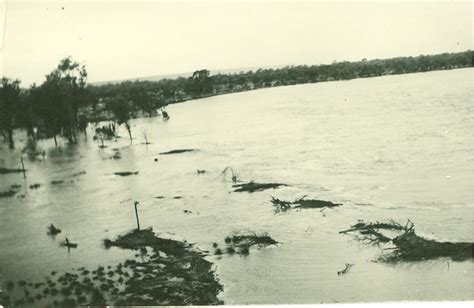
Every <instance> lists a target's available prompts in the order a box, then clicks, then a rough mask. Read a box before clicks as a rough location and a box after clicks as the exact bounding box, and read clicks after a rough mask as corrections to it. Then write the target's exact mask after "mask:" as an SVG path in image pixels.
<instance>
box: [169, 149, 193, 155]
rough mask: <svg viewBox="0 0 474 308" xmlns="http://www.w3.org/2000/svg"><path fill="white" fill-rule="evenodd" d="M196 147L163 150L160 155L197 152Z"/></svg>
mask: <svg viewBox="0 0 474 308" xmlns="http://www.w3.org/2000/svg"><path fill="white" fill-rule="evenodd" d="M196 151H197V150H196V149H178V150H171V151H168V152H161V153H160V155H170V154H181V153H186V152H196Z"/></svg>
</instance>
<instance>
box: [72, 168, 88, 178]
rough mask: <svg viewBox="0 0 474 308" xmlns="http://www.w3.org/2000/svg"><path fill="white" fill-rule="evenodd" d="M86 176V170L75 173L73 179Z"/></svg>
mask: <svg viewBox="0 0 474 308" xmlns="http://www.w3.org/2000/svg"><path fill="white" fill-rule="evenodd" d="M84 174H86V171H85V170H81V171H79V172H76V173H73V174H71V177H76V176H80V175H84Z"/></svg>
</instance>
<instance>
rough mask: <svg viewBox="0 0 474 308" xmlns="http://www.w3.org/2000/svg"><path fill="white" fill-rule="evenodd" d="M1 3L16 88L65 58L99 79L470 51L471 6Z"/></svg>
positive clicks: (5, 60) (4, 65)
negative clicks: (83, 67) (206, 69)
mask: <svg viewBox="0 0 474 308" xmlns="http://www.w3.org/2000/svg"><path fill="white" fill-rule="evenodd" d="M0 1H3V2H2V5H1V9H0V18H1V20H0V21H1V23H0V24H1V25H4V26H5V29H4V30H5V32H4V33H3V37H0V40H1V41H2V42H3V49H2V52H3V55H2V59H1V61H0V69H1V70H3V75H5V76H9V77H12V78H20V79H21V80H22V86H28V85H30V84H31V83H33V82H36V83H41V82H42V81H43V79H44V75H46V74H47V73H48V72H50V71H51V70H52V69H53V68H54V67H55V66H56V65H57V63H58V62H59V60H60V59H61V58H63V57H64V56H67V55H71V56H72V57H73V58H74V59H75V60H77V61H80V62H82V63H84V64H86V68H87V70H88V72H89V81H102V80H117V79H124V78H133V77H142V76H153V75H162V74H173V73H180V72H190V71H194V70H197V69H202V68H208V69H227V68H238V67H259V66H274V65H291V64H294V65H297V64H308V65H310V64H321V63H330V62H332V61H334V60H336V61H342V60H350V61H351V60H360V59H362V58H369V59H373V58H388V57H396V56H407V55H419V54H435V53H442V52H456V51H464V50H467V49H474V48H473V15H474V11H473V7H472V2H453V1H450V2H435V3H428V2H421V3H415V4H412V3H409V2H398V3H387V2H384V3H380V2H377V3H376V2H365V3H364V2H354V1H352V2H350V3H341V2H338V3H334V2H333V3H324V2H319V1H318V2H315V1H304V2H302V1H300V2H298V1H287V2H271V1H259V2H257V1H253V2H252V1H245V2H243V1H241V2H229V1H225V3H223V2H224V1H219V2H209V1H208V2H197V1H193V2H190V1H187V2H176V1H173V2H163V1H161V2H133V3H132V2H131V1H125V2H122V3H117V2H115V3H114V2H110V1H108V2H104V1H100V2H99V1H95V2H94V3H93V2H75V3H73V2H71V1H61V0H59V1H58V0H56V1H52V2H40V1H28V2H19V1H14V0H9V1H8V4H7V5H5V3H6V2H5V1H4V0H0ZM5 8H6V10H5ZM5 17H6V21H5V20H4V19H5Z"/></svg>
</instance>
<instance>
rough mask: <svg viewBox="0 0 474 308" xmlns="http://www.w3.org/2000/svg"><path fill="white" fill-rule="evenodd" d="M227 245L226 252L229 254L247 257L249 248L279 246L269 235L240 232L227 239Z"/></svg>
mask: <svg viewBox="0 0 474 308" xmlns="http://www.w3.org/2000/svg"><path fill="white" fill-rule="evenodd" d="M224 241H225V243H226V245H227V246H228V247H227V248H226V252H227V253H228V254H234V253H237V254H241V255H247V254H248V253H249V248H250V247H252V246H258V247H266V246H270V245H276V244H278V242H277V241H275V240H274V239H272V238H271V237H270V236H269V235H268V234H266V233H261V234H257V233H255V232H238V233H234V234H233V235H231V236H227V237H226V238H225V240H224Z"/></svg>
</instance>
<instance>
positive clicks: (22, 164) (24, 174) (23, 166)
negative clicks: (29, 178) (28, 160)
mask: <svg viewBox="0 0 474 308" xmlns="http://www.w3.org/2000/svg"><path fill="white" fill-rule="evenodd" d="M21 168H22V169H21V171H23V177H24V178H25V179H26V173H25V163H24V162H23V157H21Z"/></svg>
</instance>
